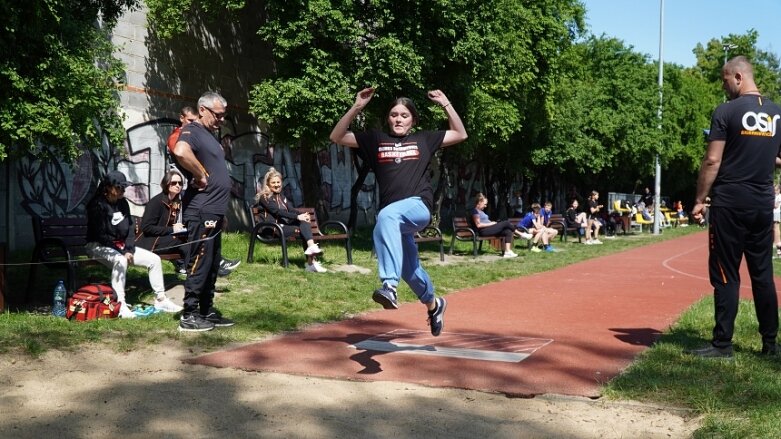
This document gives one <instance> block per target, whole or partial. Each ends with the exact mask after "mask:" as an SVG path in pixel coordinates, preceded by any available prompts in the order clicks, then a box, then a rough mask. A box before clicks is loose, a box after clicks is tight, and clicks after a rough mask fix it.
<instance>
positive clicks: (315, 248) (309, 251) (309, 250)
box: [304, 243, 323, 256]
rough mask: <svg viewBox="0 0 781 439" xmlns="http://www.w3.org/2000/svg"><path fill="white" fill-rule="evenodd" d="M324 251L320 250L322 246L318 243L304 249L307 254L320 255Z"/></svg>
mask: <svg viewBox="0 0 781 439" xmlns="http://www.w3.org/2000/svg"><path fill="white" fill-rule="evenodd" d="M322 252H323V251H322V250H320V246H318V245H317V243H314V244H312V245H310V246H309V247H307V248H306V250H304V254H305V255H307V256H311V255H319V254H320V253H322Z"/></svg>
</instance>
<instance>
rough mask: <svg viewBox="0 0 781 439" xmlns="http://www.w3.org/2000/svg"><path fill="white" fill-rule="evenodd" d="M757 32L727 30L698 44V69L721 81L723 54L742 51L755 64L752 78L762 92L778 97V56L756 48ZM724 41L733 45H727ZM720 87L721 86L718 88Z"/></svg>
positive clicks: (780, 72)
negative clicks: (723, 35) (726, 46)
mask: <svg viewBox="0 0 781 439" xmlns="http://www.w3.org/2000/svg"><path fill="white" fill-rule="evenodd" d="M758 38H759V32H757V31H756V30H754V29H751V30H749V31H748V32H746V34H744V35H736V34H729V35H727V36H726V37H722V38H721V39H715V38H713V39H711V40H710V41H708V42H707V43H706V44H705V45H703V44H697V47H695V48H694V54H695V55H696V57H697V65H696V67H695V69H697V70H698V71H699V72H700V73H701V74H702V75H703V77H704V78H706V79H707V80H708V81H710V82H712V83H714V84H719V85H720V84H721V67H722V66H723V65H724V57H725V55H726V57H727V58H728V59H729V58H732V57H735V56H738V55H743V56H745V57H746V58H748V59H749V60H750V61H751V62H752V64H753V65H754V79H755V81H756V83H757V86H758V87H759V89H760V90H762V93H763V94H764V95H765V96H767V97H769V98H770V99H772V100H774V101H775V102H778V101H779V97H780V96H781V68H780V67H779V59H778V56H777V55H776V54H774V53H772V52H767V51H764V50H761V49H758V48H757V39H758ZM724 45H733V46H735V47H733V48H727V50H726V52H725V49H724ZM719 90H721V89H720V88H719ZM718 93H720V94H719V98H723V96H724V94H723V92H721V91H719V92H718Z"/></svg>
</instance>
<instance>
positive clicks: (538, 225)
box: [519, 203, 559, 252]
mask: <svg viewBox="0 0 781 439" xmlns="http://www.w3.org/2000/svg"><path fill="white" fill-rule="evenodd" d="M541 210H542V207H541V206H540V203H532V211H531V212H529V213H527V214H526V216H524V217H523V218H522V219H521V222H520V223H519V225H520V226H521V227H523V228H525V229H526V230H528V231H529V233H531V234H532V235H533V238H532V251H533V252H540V251H542V250H540V248H539V247H537V243H538V242H539V241H540V240H542V245H543V246H544V247H545V251H546V252H555V251H556V249H554V248H553V246H552V245H550V238H551V237H553V236H556V235H557V234H558V233H559V232H558V231H557V230H556V229H552V228H549V227H545V225H544V224H543V219H542V214H541V213H540V211H541Z"/></svg>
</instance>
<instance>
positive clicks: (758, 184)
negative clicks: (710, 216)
mask: <svg viewBox="0 0 781 439" xmlns="http://www.w3.org/2000/svg"><path fill="white" fill-rule="evenodd" d="M778 119H781V108H779V106H778V105H776V104H775V103H773V102H772V101H770V100H769V99H766V98H764V97H762V96H759V95H743V96H740V97H737V98H735V99H733V100H731V101H729V102H725V103H723V104H721V105H719V106H718V107H717V108H716V111H714V112H713V116H712V117H711V128H710V134H709V136H708V140H709V141H712V140H724V141H726V143H725V146H724V154H723V156H722V159H721V166H720V167H719V173H718V174H717V175H716V179H715V180H714V182H713V187H712V188H711V205H712V206H717V207H733V208H734V207H754V208H756V207H758V206H762V205H765V206H768V209H772V206H773V202H774V198H775V197H774V192H773V172H774V170H775V163H776V157H778V154H779V148H781V133H777V129H778V123H777V121H778Z"/></svg>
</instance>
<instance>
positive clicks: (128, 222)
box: [86, 171, 182, 319]
mask: <svg viewBox="0 0 781 439" xmlns="http://www.w3.org/2000/svg"><path fill="white" fill-rule="evenodd" d="M130 184H131V183H130V182H129V181H127V179H126V178H125V175H124V174H123V173H122V172H120V171H111V172H109V173H108V174H107V175H106V177H105V178H104V179H103V181H102V182H101V183H100V185H99V186H98V191H97V193H96V194H95V195H94V196H93V197H92V199H91V200H90V202H89V203H88V204H87V245H86V250H87V254H88V255H89V256H90V257H91V258H94V259H96V260H97V261H99V262H100V263H102V264H103V265H105V266H107V267H109V268H110V269H111V287H112V288H113V289H114V291H115V292H116V293H117V301H119V302H121V305H120V308H119V316H120V317H121V318H126V319H128V318H130V319H132V318H134V317H135V316H136V315H135V314H134V313H133V311H131V310H130V308H129V307H128V305H127V301H126V300H127V299H126V298H125V279H126V277H127V267H128V265H139V266H143V267H146V268H147V269H148V270H149V284H150V286H151V287H152V289H153V290H154V292H155V295H156V296H157V297H156V299H155V308H158V309H160V310H162V311H164V312H170V313H176V312H179V311H181V310H182V307H181V306H179V305H177V304H175V303H173V302H172V301H171V300H170V299H169V298H168V297H166V295H165V284H164V283H163V267H162V265H163V264H162V261H161V260H160V256H157V255H156V254H154V253H152V252H151V251H149V250H146V249H143V248H140V247H136V245H135V233H134V230H133V220H132V218H131V217H130V205H129V204H128V202H127V200H126V199H125V188H126V187H128V186H130Z"/></svg>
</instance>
